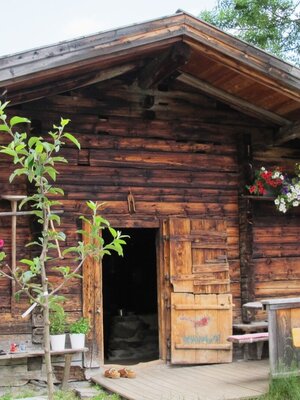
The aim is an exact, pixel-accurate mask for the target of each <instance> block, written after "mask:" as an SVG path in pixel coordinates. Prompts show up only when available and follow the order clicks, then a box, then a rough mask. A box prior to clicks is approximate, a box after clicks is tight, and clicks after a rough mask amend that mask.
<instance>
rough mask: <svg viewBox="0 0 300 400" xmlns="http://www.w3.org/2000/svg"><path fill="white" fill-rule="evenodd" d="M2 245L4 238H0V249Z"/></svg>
mask: <svg viewBox="0 0 300 400" xmlns="http://www.w3.org/2000/svg"><path fill="white" fill-rule="evenodd" d="M2 247H4V240H3V239H0V249H2Z"/></svg>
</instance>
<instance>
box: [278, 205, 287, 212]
mask: <svg viewBox="0 0 300 400" xmlns="http://www.w3.org/2000/svg"><path fill="white" fill-rule="evenodd" d="M278 210H279V211H281V212H283V213H285V212H286V206H285V205H284V204H280V206H279V208H278Z"/></svg>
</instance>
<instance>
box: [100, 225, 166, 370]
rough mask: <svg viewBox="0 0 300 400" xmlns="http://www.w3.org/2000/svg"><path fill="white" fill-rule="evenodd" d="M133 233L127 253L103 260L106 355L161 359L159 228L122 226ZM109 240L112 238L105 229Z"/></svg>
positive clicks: (130, 360) (129, 360) (128, 360)
mask: <svg viewBox="0 0 300 400" xmlns="http://www.w3.org/2000/svg"><path fill="white" fill-rule="evenodd" d="M121 230H122V233H123V234H124V235H129V236H130V238H127V239H126V243H127V244H126V246H124V257H119V256H118V255H117V254H116V253H113V252H112V255H111V256H104V258H103V260H102V264H103V275H102V276H103V282H102V283H103V286H102V287H103V310H104V318H103V329H104V357H105V362H107V363H118V364H134V363H137V362H141V361H143V362H145V361H151V360H155V359H158V357H159V342H158V301H157V261H156V234H157V230H156V229H141V228H138V229H137V228H128V229H123V228H122V229H121ZM103 233H104V234H103V238H104V240H105V242H107V241H109V240H111V237H110V234H109V232H106V230H105V231H104V232H103Z"/></svg>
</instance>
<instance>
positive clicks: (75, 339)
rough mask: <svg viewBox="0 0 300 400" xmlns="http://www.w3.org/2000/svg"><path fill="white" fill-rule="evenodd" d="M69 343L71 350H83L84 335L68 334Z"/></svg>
mask: <svg viewBox="0 0 300 400" xmlns="http://www.w3.org/2000/svg"><path fill="white" fill-rule="evenodd" d="M70 341H71V347H72V349H83V348H84V344H85V343H84V342H85V334H84V333H70Z"/></svg>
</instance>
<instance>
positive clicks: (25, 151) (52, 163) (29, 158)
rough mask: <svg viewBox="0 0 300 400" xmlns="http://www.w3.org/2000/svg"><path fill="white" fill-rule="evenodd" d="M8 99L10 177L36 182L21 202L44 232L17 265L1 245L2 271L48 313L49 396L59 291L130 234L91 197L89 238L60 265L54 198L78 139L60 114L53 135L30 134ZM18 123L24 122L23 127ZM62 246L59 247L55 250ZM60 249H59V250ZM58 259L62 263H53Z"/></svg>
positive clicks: (0, 128)
mask: <svg viewBox="0 0 300 400" xmlns="http://www.w3.org/2000/svg"><path fill="white" fill-rule="evenodd" d="M7 105H8V103H0V132H2V134H6V135H9V136H10V137H11V141H10V143H9V144H7V145H6V146H1V150H0V152H1V153H2V154H5V155H8V156H9V157H11V158H12V160H13V163H14V165H15V166H16V168H15V170H14V171H13V173H12V174H11V176H10V178H9V180H10V182H12V181H13V180H14V179H15V178H16V177H19V176H25V177H26V178H27V179H28V181H29V183H30V184H31V186H32V188H33V194H31V195H29V196H28V197H26V198H25V199H24V200H23V201H22V202H21V203H20V208H21V207H23V206H24V205H25V204H27V205H28V206H30V208H31V209H32V211H31V213H32V214H33V215H35V216H36V217H37V221H38V223H39V224H40V225H41V233H40V236H39V238H38V239H37V240H35V241H34V242H31V243H29V244H28V245H30V246H36V247H37V248H38V249H39V252H38V256H36V257H34V258H33V259H21V260H20V261H19V262H18V265H17V268H16V270H12V269H11V268H10V267H9V266H8V265H7V264H6V263H5V257H6V255H5V252H4V251H0V264H1V275H2V277H6V278H9V279H11V280H12V281H14V282H15V284H16V286H17V288H18V292H17V293H18V294H21V293H25V294H26V295H27V296H28V298H29V299H30V302H31V303H32V304H33V305H38V306H40V307H41V308H42V310H43V315H44V351H45V364H46V371H47V385H48V398H49V399H50V400H52V399H53V394H54V386H53V374H52V364H51V355H50V333H49V327H50V321H49V312H50V310H51V309H55V308H56V306H57V302H58V300H60V297H61V296H60V295H59V291H60V290H61V289H62V288H63V287H64V286H65V285H67V284H68V282H69V281H70V280H71V279H72V278H75V277H80V275H79V273H80V270H81V268H82V266H83V263H84V261H85V260H86V258H87V257H93V258H95V259H97V260H100V259H101V258H102V257H103V256H104V255H105V254H108V255H109V254H110V253H111V251H115V252H117V253H118V254H119V255H123V246H124V245H125V241H124V238H125V236H124V235H122V234H121V232H120V231H117V230H115V229H113V228H112V227H111V226H110V224H109V222H108V221H107V220H106V219H105V218H103V217H102V216H100V215H99V214H98V211H99V208H100V207H101V205H102V204H98V203H97V202H93V201H88V202H87V206H88V208H89V209H90V211H91V214H92V215H91V217H90V218H87V217H85V216H82V217H81V219H82V220H84V221H85V222H86V224H88V230H79V231H78V233H79V234H81V235H82V236H83V237H84V239H83V240H82V241H79V242H78V244H77V245H76V246H73V247H70V248H67V249H66V250H65V251H64V252H63V255H64V256H65V255H67V257H70V256H72V258H70V265H69V266H61V265H59V261H60V259H61V252H60V246H59V242H62V241H65V234H64V233H63V232H62V231H60V230H59V225H60V215H59V213H58V212H57V211H55V207H57V206H59V205H60V204H61V203H60V202H59V201H57V200H56V199H55V197H56V196H63V195H64V192H63V190H62V189H61V188H59V187H57V186H56V185H55V181H56V177H57V174H58V171H57V169H56V166H57V165H58V164H62V163H67V160H66V159H65V158H64V157H62V156H61V155H60V151H61V148H62V146H63V145H64V144H65V141H66V140H68V141H70V142H72V143H73V144H74V145H75V146H77V147H78V149H80V144H79V142H78V141H77V139H76V138H75V137H74V136H73V135H71V134H70V133H68V132H65V127H66V126H67V125H68V123H69V120H68V119H61V121H60V125H58V126H57V125H54V126H53V130H52V131H50V132H48V135H46V136H45V137H43V136H29V135H28V134H27V132H26V130H24V129H22V128H24V124H25V125H27V126H28V124H29V123H30V121H29V120H28V119H27V118H23V117H18V116H14V117H12V118H10V119H9V120H8V118H7V115H6V110H5V109H6V107H7ZM18 128H21V132H19V130H18ZM105 228H107V229H108V230H109V231H110V233H111V236H112V240H111V242H109V243H104V240H103V238H102V235H101V231H102V230H103V229H105ZM56 250H57V251H56ZM56 253H57V254H56ZM55 263H57V264H58V265H56V266H53V264H55ZM50 270H52V271H54V270H55V271H56V273H58V274H60V276H61V280H60V281H59V283H58V284H57V285H56V286H54V285H53V284H52V283H51V282H50V280H49V277H48V274H49V271H50Z"/></svg>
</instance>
